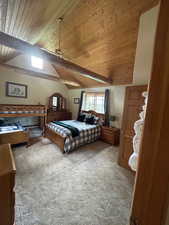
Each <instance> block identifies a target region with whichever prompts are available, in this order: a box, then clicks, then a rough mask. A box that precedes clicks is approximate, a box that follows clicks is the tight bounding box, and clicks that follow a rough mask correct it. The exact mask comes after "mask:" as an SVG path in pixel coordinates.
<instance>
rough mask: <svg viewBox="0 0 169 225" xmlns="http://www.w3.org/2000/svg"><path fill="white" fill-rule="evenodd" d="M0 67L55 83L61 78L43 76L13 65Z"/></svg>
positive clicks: (0, 64)
mask: <svg viewBox="0 0 169 225" xmlns="http://www.w3.org/2000/svg"><path fill="white" fill-rule="evenodd" d="M0 66H2V67H5V68H7V69H13V70H16V71H18V72H19V73H22V74H23V75H24V74H25V75H29V76H32V77H38V78H42V79H47V80H53V81H59V78H57V77H56V76H52V75H48V74H43V73H39V72H36V71H32V70H27V69H23V68H21V67H18V66H13V65H9V64H4V63H0Z"/></svg>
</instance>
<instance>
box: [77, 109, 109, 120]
mask: <svg viewBox="0 0 169 225" xmlns="http://www.w3.org/2000/svg"><path fill="white" fill-rule="evenodd" d="M81 112H82V113H90V114H92V115H94V116H96V117H99V118H100V119H102V120H103V121H104V120H105V115H104V114H103V113H97V112H95V111H93V110H88V111H85V110H82V111H81Z"/></svg>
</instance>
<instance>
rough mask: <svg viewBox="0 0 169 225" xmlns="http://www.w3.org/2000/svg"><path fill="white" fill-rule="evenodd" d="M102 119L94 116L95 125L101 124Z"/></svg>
mask: <svg viewBox="0 0 169 225" xmlns="http://www.w3.org/2000/svg"><path fill="white" fill-rule="evenodd" d="M99 120H100V118H99V117H97V116H94V124H99Z"/></svg>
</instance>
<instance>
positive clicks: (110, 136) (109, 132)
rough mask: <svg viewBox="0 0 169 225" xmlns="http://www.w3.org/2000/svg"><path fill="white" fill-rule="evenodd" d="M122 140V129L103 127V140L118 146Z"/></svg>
mask: <svg viewBox="0 0 169 225" xmlns="http://www.w3.org/2000/svg"><path fill="white" fill-rule="evenodd" d="M119 139H120V129H118V128H115V127H106V126H102V127H101V140H102V141H104V142H106V143H108V144H112V145H118V144H119Z"/></svg>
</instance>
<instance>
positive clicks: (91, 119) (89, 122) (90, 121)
mask: <svg viewBox="0 0 169 225" xmlns="http://www.w3.org/2000/svg"><path fill="white" fill-rule="evenodd" d="M86 123H88V124H91V125H93V124H94V116H90V117H87V118H86Z"/></svg>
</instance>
